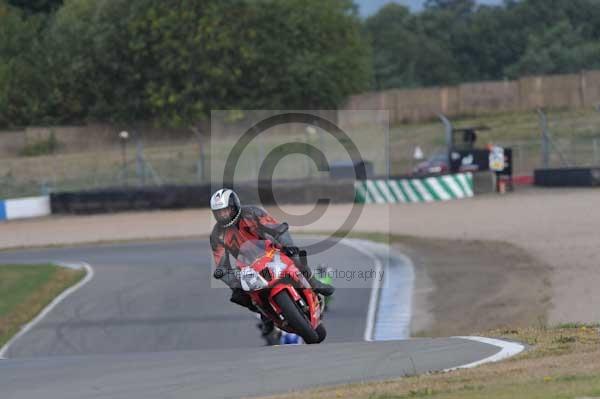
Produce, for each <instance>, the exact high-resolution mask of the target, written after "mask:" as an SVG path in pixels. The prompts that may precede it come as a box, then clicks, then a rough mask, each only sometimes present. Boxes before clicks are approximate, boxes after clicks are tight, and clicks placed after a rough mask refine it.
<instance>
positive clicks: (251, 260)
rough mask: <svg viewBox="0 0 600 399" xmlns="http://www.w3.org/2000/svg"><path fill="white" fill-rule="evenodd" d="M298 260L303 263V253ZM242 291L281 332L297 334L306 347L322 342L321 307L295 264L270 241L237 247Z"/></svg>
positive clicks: (317, 298)
mask: <svg viewBox="0 0 600 399" xmlns="http://www.w3.org/2000/svg"><path fill="white" fill-rule="evenodd" d="M301 261H303V262H305V261H306V255H305V253H304V254H303V256H301ZM237 267H238V268H239V269H240V281H241V283H242V289H243V290H244V291H246V292H248V293H249V295H250V297H251V298H252V302H253V303H254V305H255V306H256V307H257V308H258V309H259V310H260V312H261V313H262V314H263V315H264V316H266V317H268V318H269V319H271V320H273V322H274V323H275V325H276V326H277V327H279V328H280V329H282V330H284V331H287V332H290V333H294V334H297V335H299V336H301V337H302V339H303V340H304V342H306V343H307V344H318V343H320V342H322V341H323V340H324V339H325V337H326V335H327V332H326V330H325V327H324V326H323V324H321V315H322V312H323V308H324V303H325V302H324V300H323V298H322V296H320V295H317V294H316V293H315V292H314V291H313V290H312V288H311V286H310V284H309V283H308V281H307V280H306V278H305V277H304V275H302V273H300V271H299V270H298V268H297V267H296V265H295V264H294V262H293V261H292V260H291V259H290V258H289V257H288V256H287V255H286V254H285V253H284V252H282V251H281V249H280V248H278V247H276V246H275V245H273V243H272V242H271V241H269V240H264V241H263V240H250V241H246V242H245V243H244V244H242V246H241V247H240V252H239V256H238V261H237Z"/></svg>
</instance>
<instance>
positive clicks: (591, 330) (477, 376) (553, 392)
mask: <svg viewBox="0 0 600 399" xmlns="http://www.w3.org/2000/svg"><path fill="white" fill-rule="evenodd" d="M477 335H485V336H490V337H500V338H506V339H511V340H517V341H520V342H524V343H527V344H528V345H531V348H530V350H528V351H527V352H525V353H523V354H521V355H518V356H516V357H514V358H511V359H508V360H506V361H504V362H499V363H491V364H487V365H483V366H480V367H477V368H474V369H464V370H457V371H453V372H450V373H434V374H428V375H421V376H414V377H406V378H401V379H397V380H390V381H384V382H372V383H363V384H353V385H345V386H339V387H332V388H320V389H315V390H310V391H303V392H294V393H290V394H286V395H280V396H274V397H272V398H280V399H296V398H303V399H331V398H350V399H401V398H431V399H453V398H461V399H463V398H464V399H478V398H481V399H483V398H485V399H505V398H506V399H508V398H526V399H537V398H539V399H542V398H543V399H550V398H556V399H558V398H580V397H581V398H583V397H597V396H600V362H599V361H598V359H600V334H599V329H598V326H597V325H570V326H567V327H562V326H561V327H556V328H549V329H546V328H527V329H515V330H510V329H505V330H494V331H489V332H487V333H484V334H477Z"/></svg>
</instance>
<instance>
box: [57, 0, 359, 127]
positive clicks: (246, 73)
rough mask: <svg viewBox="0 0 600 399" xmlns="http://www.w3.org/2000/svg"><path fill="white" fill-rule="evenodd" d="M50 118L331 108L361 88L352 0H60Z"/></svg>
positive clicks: (190, 119)
mask: <svg viewBox="0 0 600 399" xmlns="http://www.w3.org/2000/svg"><path fill="white" fill-rule="evenodd" d="M49 37H50V40H49V43H48V45H49V46H53V48H54V49H53V50H52V51H51V54H52V55H51V56H50V60H51V63H52V68H51V69H52V70H53V71H54V73H53V79H54V81H55V83H54V85H53V86H54V87H55V90H53V92H52V96H51V97H52V101H51V103H52V104H54V110H53V114H54V115H57V116H59V115H64V116H66V117H67V118H71V119H83V118H93V119H101V120H107V119H108V120H115V121H127V120H145V119H152V120H155V121H158V122H160V123H163V124H169V125H189V124H192V123H194V122H195V121H197V120H199V119H202V118H206V117H207V115H208V113H209V112H210V110H211V109H224V108H233V107H245V108H261V107H264V108H304V107H327V108H329V107H335V106H337V105H339V104H341V102H342V101H343V99H344V98H345V97H346V96H347V95H349V94H353V93H355V92H358V91H361V90H364V89H365V88H367V87H368V83H369V79H370V75H369V72H370V64H369V53H368V45H367V43H366V42H365V41H364V39H363V37H362V35H361V25H360V21H359V19H358V17H357V15H356V11H355V7H354V6H353V4H352V2H350V1H347V0H331V1H328V2H326V3H321V2H319V1H317V0H308V1H300V0H277V1H275V0H264V1H258V2H257V1H252V0H204V1H195V2H187V1H177V2H174V3H172V2H169V3H167V2H164V1H160V0H131V1H126V0H98V1H96V2H90V1H88V0H69V1H67V2H66V3H65V5H64V6H63V7H62V8H61V9H60V10H59V11H58V12H57V14H56V17H55V22H54V24H53V26H52V27H51V29H50V34H49Z"/></svg>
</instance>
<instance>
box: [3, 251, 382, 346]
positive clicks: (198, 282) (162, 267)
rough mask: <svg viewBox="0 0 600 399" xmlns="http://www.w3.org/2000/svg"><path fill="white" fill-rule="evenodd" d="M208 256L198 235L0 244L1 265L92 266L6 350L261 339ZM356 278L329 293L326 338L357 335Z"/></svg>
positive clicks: (362, 301)
mask: <svg viewBox="0 0 600 399" xmlns="http://www.w3.org/2000/svg"><path fill="white" fill-rule="evenodd" d="M300 242H302V241H300ZM210 256H212V255H211V252H210V250H209V244H208V241H207V240H195V241H193V240H183V241H181V240H180V241H161V242H149V243H135V244H118V245H101V246H89V247H76V248H64V249H63V248H57V249H41V250H28V251H14V252H13V251H11V252H0V264H6V263H14V262H16V263H40V262H41V263H45V262H80V261H84V262H87V263H88V264H90V265H91V266H92V267H93V269H94V273H95V275H94V278H93V279H92V280H91V281H90V282H89V283H88V284H86V285H85V286H84V287H83V288H81V289H80V290H78V291H77V292H75V293H74V294H72V295H71V296H69V297H68V298H67V300H66V301H64V302H62V303H61V304H59V305H58V306H57V307H56V308H55V309H53V310H52V312H50V314H48V315H47V316H46V317H45V318H44V319H43V320H42V322H41V323H39V324H37V325H36V326H35V328H33V329H32V330H31V331H29V332H28V333H27V334H25V335H24V336H22V337H21V338H19V339H18V340H17V341H15V343H14V344H13V345H11V346H10V348H9V350H8V352H7V353H6V357H8V358H26V357H40V356H57V355H84V354H85V355H87V354H106V353H130V352H158V351H160V352H164V351H175V350H197V349H225V348H248V347H260V346H262V345H263V341H262V339H261V338H260V334H259V331H258V329H257V327H256V324H257V320H256V318H255V316H254V315H253V314H252V313H251V312H249V311H248V310H246V309H243V308H241V307H239V306H237V305H235V304H232V303H231V302H229V295H230V290H229V289H228V288H227V287H225V286H224V285H223V284H222V283H221V282H218V281H216V280H212V281H211V279H212V277H211V276H212V272H211V269H210V266H209V265H210ZM310 260H311V264H321V263H326V264H327V265H328V266H330V267H335V268H340V269H342V268H343V269H359V268H372V267H373V266H372V263H373V261H372V260H371V259H370V258H368V257H367V256H365V255H363V254H362V253H361V252H358V251H356V250H354V249H352V248H350V247H348V246H346V245H342V244H337V245H336V246H334V247H333V248H331V249H329V250H326V251H324V252H322V253H318V254H315V255H313V256H310ZM343 283H344V281H339V284H338V283H337V282H336V285H343ZM211 284H212V285H213V287H216V288H211ZM357 284H358V285H359V286H363V288H352V289H343V288H342V289H339V290H338V292H337V293H336V297H335V303H334V304H333V305H332V306H331V311H330V312H329V313H328V314H327V317H326V321H325V323H326V326H327V331H328V337H327V342H328V343H333V342H357V341H361V340H362V339H363V335H364V330H365V323H366V315H367V307H368V304H369V296H370V292H371V290H370V287H371V282H368V284H363V283H362V282H358V283H357Z"/></svg>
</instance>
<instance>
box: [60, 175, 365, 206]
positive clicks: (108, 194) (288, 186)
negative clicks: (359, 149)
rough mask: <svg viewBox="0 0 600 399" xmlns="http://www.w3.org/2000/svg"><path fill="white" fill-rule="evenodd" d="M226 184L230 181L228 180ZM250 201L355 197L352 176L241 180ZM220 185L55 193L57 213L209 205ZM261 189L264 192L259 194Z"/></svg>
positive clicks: (342, 200)
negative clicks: (291, 179) (327, 178)
mask: <svg viewBox="0 0 600 399" xmlns="http://www.w3.org/2000/svg"><path fill="white" fill-rule="evenodd" d="M224 186H225V187H230V185H228V184H225V185H224ZM233 188H234V189H235V190H236V191H237V192H238V194H239V195H240V198H241V199H242V201H243V202H244V203H246V204H252V203H254V204H263V205H269V204H273V203H275V200H276V201H277V203H281V204H313V203H315V202H316V201H317V200H318V199H319V198H327V199H329V200H330V201H331V203H349V202H352V201H353V200H354V186H353V183H352V180H340V181H329V180H323V181H320V180H311V181H284V182H281V181H279V182H274V183H273V189H272V190H271V187H270V184H269V183H268V182H260V183H259V184H258V190H257V184H256V183H255V184H238V185H234V187H233ZM215 189H216V186H210V185H197V186H162V187H150V188H142V187H140V188H136V187H129V188H110V189H102V190H93V191H81V192H72V193H54V194H51V196H50V197H51V201H50V202H51V205H52V213H53V214H64V213H75V214H92V213H108V212H119V211H132V210H153V209H183V208H205V207H207V206H208V204H209V200H210V196H211V195H212V191H213V190H215ZM258 193H261V194H262V196H259V195H258Z"/></svg>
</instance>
